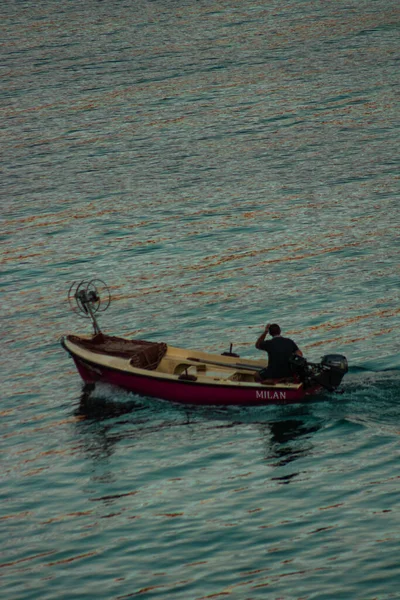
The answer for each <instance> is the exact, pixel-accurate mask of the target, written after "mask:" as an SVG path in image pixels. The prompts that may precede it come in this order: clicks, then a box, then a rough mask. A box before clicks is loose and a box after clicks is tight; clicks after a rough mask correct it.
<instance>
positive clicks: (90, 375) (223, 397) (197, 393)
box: [72, 355, 321, 406]
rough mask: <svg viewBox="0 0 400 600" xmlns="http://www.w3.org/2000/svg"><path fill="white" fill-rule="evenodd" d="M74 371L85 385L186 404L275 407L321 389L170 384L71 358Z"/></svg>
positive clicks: (182, 381)
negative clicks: (105, 386)
mask: <svg viewBox="0 0 400 600" xmlns="http://www.w3.org/2000/svg"><path fill="white" fill-rule="evenodd" d="M72 358H73V359H74V361H75V364H76V367H77V370H78V372H79V374H80V376H81V378H82V379H83V381H84V382H85V383H96V382H102V383H107V384H111V385H113V386H117V387H120V388H123V389H125V390H128V391H130V392H133V393H135V394H138V395H140V396H148V397H151V398H159V399H161V400H168V401H170V402H177V403H180V404H190V405H199V406H200V405H201V406H207V405H209V406H210V405H213V406H233V405H236V406H265V405H270V404H271V405H275V404H294V403H297V402H302V401H305V400H307V399H308V396H310V395H311V394H315V393H317V392H318V391H320V390H321V388H320V387H319V386H318V387H315V388H309V389H307V390H304V388H303V387H299V388H298V389H289V388H286V389H285V388H282V389H277V388H276V387H271V388H268V386H265V385H260V386H257V387H255V386H252V387H239V386H238V387H233V386H232V385H226V386H224V385H212V384H209V383H207V384H202V383H198V382H192V381H185V380H179V381H172V380H170V379H165V378H162V377H157V376H154V375H151V376H146V375H141V374H136V373H127V372H124V371H120V370H118V369H112V368H109V367H105V366H103V365H98V364H92V363H89V362H88V361H86V360H83V359H81V358H78V357H76V356H74V355H73V356H72Z"/></svg>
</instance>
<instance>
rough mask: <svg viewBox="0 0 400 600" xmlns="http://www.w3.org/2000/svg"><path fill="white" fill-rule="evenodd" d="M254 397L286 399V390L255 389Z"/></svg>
mask: <svg viewBox="0 0 400 600" xmlns="http://www.w3.org/2000/svg"><path fill="white" fill-rule="evenodd" d="M256 398H257V400H258V399H261V400H286V392H283V391H282V390H280V391H279V392H278V391H275V392H274V391H273V390H261V391H258V390H257V391H256Z"/></svg>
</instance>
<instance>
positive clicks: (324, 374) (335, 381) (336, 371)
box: [315, 354, 349, 390]
mask: <svg viewBox="0 0 400 600" xmlns="http://www.w3.org/2000/svg"><path fill="white" fill-rule="evenodd" d="M320 367H321V371H320V373H319V374H318V375H317V376H316V377H315V380H316V381H318V383H320V384H321V385H322V386H324V387H326V388H328V389H332V390H335V389H336V388H337V387H339V385H340V384H341V382H342V379H343V377H344V376H345V374H346V373H347V371H348V370H349V367H348V364H347V359H346V357H345V356H342V354H326V355H325V356H323V357H322V359H321V363H320Z"/></svg>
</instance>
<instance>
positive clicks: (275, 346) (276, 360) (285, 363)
mask: <svg viewBox="0 0 400 600" xmlns="http://www.w3.org/2000/svg"><path fill="white" fill-rule="evenodd" d="M268 333H269V334H270V336H271V337H272V339H271V340H265V338H266V336H267V334H268ZM256 348H257V349H258V350H265V351H266V352H267V353H268V367H266V368H265V369H262V371H260V372H259V377H260V381H264V380H265V379H285V378H287V377H292V375H293V374H292V370H291V367H290V363H289V359H290V357H291V356H292V355H293V354H298V355H299V356H303V353H302V351H301V350H299V348H298V346H297V344H296V343H295V342H294V341H293V340H291V339H290V338H287V337H283V336H282V335H281V328H280V327H279V325H277V324H276V323H274V324H272V325H270V324H269V323H268V325H267V326H266V327H265V330H264V331H263V333H262V334H261V335H260V337H259V338H258V340H257V341H256Z"/></svg>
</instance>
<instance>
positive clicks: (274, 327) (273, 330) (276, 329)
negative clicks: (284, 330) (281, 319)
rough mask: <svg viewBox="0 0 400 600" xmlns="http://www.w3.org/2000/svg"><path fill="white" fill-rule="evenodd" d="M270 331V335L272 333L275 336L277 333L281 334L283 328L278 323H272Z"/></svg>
mask: <svg viewBox="0 0 400 600" xmlns="http://www.w3.org/2000/svg"><path fill="white" fill-rule="evenodd" d="M268 331H269V335H272V337H275V336H276V335H281V328H280V327H279V325H277V324H276V323H273V325H270V326H269V329H268Z"/></svg>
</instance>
